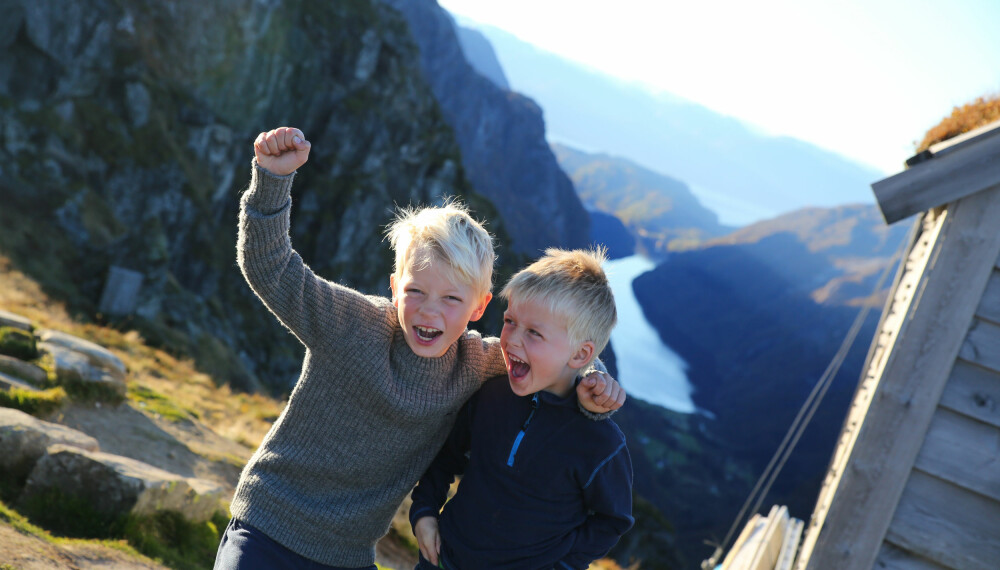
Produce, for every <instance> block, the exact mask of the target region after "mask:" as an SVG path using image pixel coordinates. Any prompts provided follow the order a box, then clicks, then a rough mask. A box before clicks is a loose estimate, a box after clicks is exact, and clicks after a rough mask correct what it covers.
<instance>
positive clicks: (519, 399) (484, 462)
mask: <svg viewBox="0 0 1000 570" xmlns="http://www.w3.org/2000/svg"><path fill="white" fill-rule="evenodd" d="M603 260H604V258H603V255H602V254H601V253H599V252H585V251H562V250H555V249H550V250H548V251H547V252H546V253H545V256H544V257H542V258H541V259H539V260H538V261H536V262H535V263H533V264H531V265H529V266H528V267H527V268H525V269H524V270H522V271H520V272H519V273H518V274H516V275H515V276H514V277H513V278H512V279H511V280H510V283H508V284H507V286H506V287H505V288H504V290H503V292H502V293H501V295H502V296H503V297H505V298H506V299H507V303H508V304H507V311H506V312H505V313H504V326H503V332H502V333H501V335H500V348H501V349H502V351H503V355H504V361H505V362H506V365H507V376H506V377H500V378H493V379H491V380H489V381H487V383H486V384H485V385H483V387H482V388H481V389H480V390H479V391H478V392H476V394H474V395H473V396H472V398H470V399H469V401H468V402H467V403H466V404H465V406H463V408H462V411H461V412H460V413H459V417H458V420H457V421H456V422H455V427H454V428H453V430H452V434H451V436H450V437H449V438H448V442H447V443H446V444H445V446H444V448H442V450H441V452H440V453H439V454H438V456H437V458H436V459H435V460H434V462H433V463H432V464H431V467H430V469H428V471H427V473H425V474H424V476H423V478H421V480H420V483H419V484H418V485H417V487H416V489H414V490H413V505H412V506H411V507H410V521H411V524H412V525H413V529H414V534H415V535H416V537H417V542H418V544H419V546H420V554H421V562H420V564H419V565H418V566H417V570H421V569H424V568H434V567H441V568H445V569H447V570H457V569H463V570H466V569H472V568H489V569H491V570H501V569H511V570H513V569H517V570H532V569H546V570H547V569H551V568H557V569H560V570H562V569H585V568H587V567H588V566H589V564H590V563H591V562H592V561H594V560H596V559H598V558H600V557H602V556H604V555H605V554H606V553H607V552H608V550H609V549H610V548H611V547H612V546H614V544H615V543H616V542H617V541H618V538H619V537H620V536H621V535H622V534H624V533H625V531H627V530H628V529H629V528H630V527H631V526H632V523H633V522H634V520H633V518H632V463H631V461H630V458H629V453H628V448H627V447H626V446H625V437H624V436H623V435H622V432H621V431H620V430H619V429H618V426H617V425H615V423H614V422H613V421H611V420H607V421H603V422H591V421H587V420H585V419H584V418H583V417H582V416H581V415H580V414H578V413H576V393H575V391H574V381H575V379H576V378H577V373H578V372H579V371H580V370H582V369H584V367H586V366H588V365H589V364H590V362H591V361H592V360H593V358H594V357H595V356H596V355H597V354H598V353H599V352H600V351H601V349H603V348H604V346H605V345H606V344H607V342H608V337H609V336H610V334H611V329H612V327H614V324H615V320H616V312H615V304H614V297H613V295H612V293H611V288H610V286H609V284H608V281H607V278H606V277H605V275H604V271H603V270H602V269H601V263H602V261H603ZM461 473H464V476H463V477H462V482H461V484H460V485H459V486H458V492H457V493H456V494H455V497H454V498H452V500H450V501H448V503H447V504H446V505H445V506H444V512H443V513H441V514H440V515H439V511H440V510H441V506H442V505H443V504H444V502H445V499H446V498H447V494H448V489H449V487H450V485H451V483H452V481H453V480H454V477H455V475H457V474H461ZM439 516H440V521H439Z"/></svg>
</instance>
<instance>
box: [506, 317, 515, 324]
mask: <svg viewBox="0 0 1000 570" xmlns="http://www.w3.org/2000/svg"><path fill="white" fill-rule="evenodd" d="M503 324H505V325H512V324H514V319H512V318H510V317H504V318H503Z"/></svg>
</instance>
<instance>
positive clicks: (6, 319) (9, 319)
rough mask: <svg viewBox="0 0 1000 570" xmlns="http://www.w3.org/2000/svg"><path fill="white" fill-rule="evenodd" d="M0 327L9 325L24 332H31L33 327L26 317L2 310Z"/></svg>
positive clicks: (0, 312) (0, 311)
mask: <svg viewBox="0 0 1000 570" xmlns="http://www.w3.org/2000/svg"><path fill="white" fill-rule="evenodd" d="M0 327H11V328H15V329H21V330H23V331H25V332H31V331H32V329H34V327H33V326H32V325H31V321H29V320H28V319H26V318H24V317H22V316H21V315H15V314H14V313H11V312H9V311H4V310H0Z"/></svg>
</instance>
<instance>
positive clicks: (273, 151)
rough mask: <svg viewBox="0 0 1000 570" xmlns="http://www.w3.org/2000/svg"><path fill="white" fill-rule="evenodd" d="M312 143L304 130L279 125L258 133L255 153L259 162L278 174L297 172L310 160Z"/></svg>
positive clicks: (269, 170)
mask: <svg viewBox="0 0 1000 570" xmlns="http://www.w3.org/2000/svg"><path fill="white" fill-rule="evenodd" d="M310 148H312V144H311V143H310V142H309V141H307V140H306V136H305V135H304V134H302V131H300V130H299V129H296V128H293V127H279V128H277V129H273V130H270V131H267V132H265V133H261V134H259V135H257V139H256V140H254V141H253V153H254V157H255V158H256V159H257V164H258V165H259V166H260V167H261V168H263V169H265V170H267V171H268V172H270V173H271V174H276V175H278V176H285V175H288V174H291V173H293V172H295V171H296V170H297V169H298V168H299V167H300V166H302V165H303V164H305V163H306V161H307V160H309V149H310Z"/></svg>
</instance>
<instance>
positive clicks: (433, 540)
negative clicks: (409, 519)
mask: <svg viewBox="0 0 1000 570" xmlns="http://www.w3.org/2000/svg"><path fill="white" fill-rule="evenodd" d="M413 534H414V536H416V537H417V546H419V547H420V554H422V555H423V557H424V559H425V560H427V561H428V562H430V563H431V564H434V565H437V564H438V556H439V555H440V553H441V534H440V533H438V520H437V517H422V518H419V519H417V524H415V525H414V526H413Z"/></svg>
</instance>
